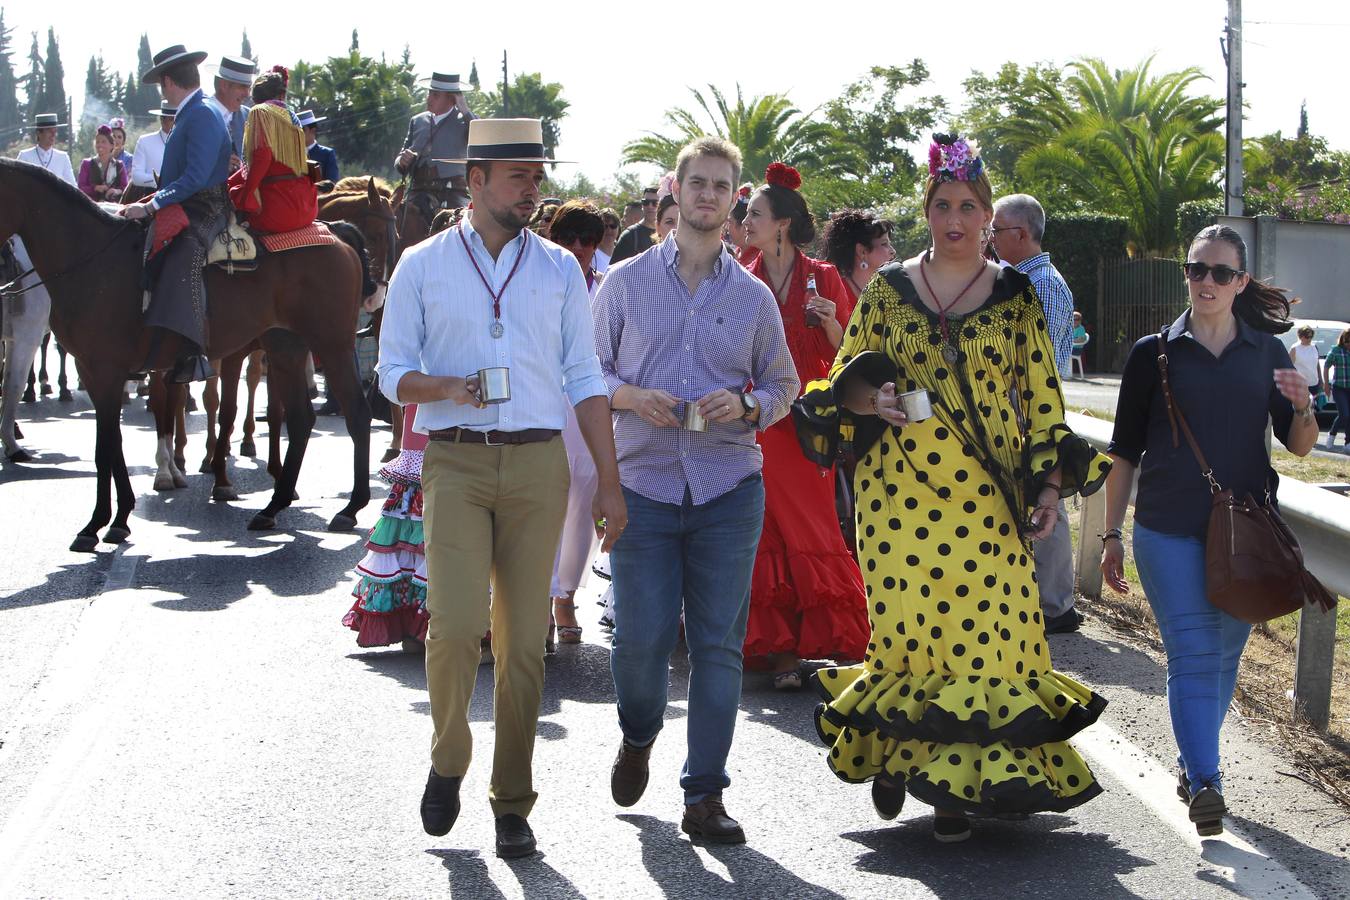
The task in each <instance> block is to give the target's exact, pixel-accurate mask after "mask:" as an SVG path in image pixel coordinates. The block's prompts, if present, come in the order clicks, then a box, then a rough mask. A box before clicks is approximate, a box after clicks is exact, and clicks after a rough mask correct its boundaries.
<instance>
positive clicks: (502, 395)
mask: <svg viewBox="0 0 1350 900" xmlns="http://www.w3.org/2000/svg"><path fill="white" fill-rule="evenodd" d="M510 399H511V370H510V369H508V368H506V367H505V366H493V367H492V368H490V369H479V370H478V402H480V403H483V404H487V405H492V404H495V403H505V402H506V401H507V400H510Z"/></svg>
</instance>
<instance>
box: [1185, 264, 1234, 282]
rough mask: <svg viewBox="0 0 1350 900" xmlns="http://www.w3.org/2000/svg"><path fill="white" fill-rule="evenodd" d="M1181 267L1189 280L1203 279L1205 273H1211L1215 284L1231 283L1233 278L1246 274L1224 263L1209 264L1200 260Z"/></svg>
mask: <svg viewBox="0 0 1350 900" xmlns="http://www.w3.org/2000/svg"><path fill="white" fill-rule="evenodd" d="M1181 268H1182V270H1183V271H1185V273H1186V277H1187V278H1189V279H1190V280H1191V281H1204V280H1205V276H1206V275H1213V276H1214V283H1215V284H1231V283H1232V281H1233V279H1234V278H1236V277H1238V276H1239V275H1246V274H1247V273H1246V272H1244V271H1242V270H1241V269H1231V268H1229V267H1228V266H1224V265H1218V266H1211V265H1209V264H1208V263H1202V262H1188V263H1186V264H1185V265H1183V266H1182V267H1181Z"/></svg>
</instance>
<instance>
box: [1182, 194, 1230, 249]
mask: <svg viewBox="0 0 1350 900" xmlns="http://www.w3.org/2000/svg"><path fill="white" fill-rule="evenodd" d="M1222 214H1223V207H1222V206H1221V205H1220V204H1218V203H1215V202H1214V201H1213V200H1190V201H1187V202H1186V203H1183V204H1181V205H1180V206H1178V207H1177V239H1178V240H1179V241H1180V242H1181V251H1180V252H1181V253H1185V252H1186V251H1187V249H1189V247H1190V243H1191V238H1193V237H1195V234H1196V232H1197V231H1199V230H1200V229H1201V228H1205V227H1207V226H1209V225H1213V224H1214V223H1215V222H1216V221H1217V220H1218V217H1219V216H1220V215H1222ZM1179 258H1181V259H1185V257H1184V256H1182V257H1179Z"/></svg>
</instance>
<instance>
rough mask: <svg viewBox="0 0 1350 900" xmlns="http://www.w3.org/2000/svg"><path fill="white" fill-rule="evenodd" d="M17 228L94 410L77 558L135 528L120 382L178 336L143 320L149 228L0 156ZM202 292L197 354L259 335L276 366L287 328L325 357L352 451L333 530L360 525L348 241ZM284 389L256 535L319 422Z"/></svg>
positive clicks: (161, 413)
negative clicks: (88, 511) (281, 442)
mask: <svg viewBox="0 0 1350 900" xmlns="http://www.w3.org/2000/svg"><path fill="white" fill-rule="evenodd" d="M13 234H18V235H19V236H20V237H22V238H23V240H24V244H25V245H26V246H27V247H28V248H29V255H30V256H31V257H32V260H33V265H34V268H35V269H36V271H37V274H38V275H39V277H41V278H42V280H43V283H44V284H46V286H47V290H48V293H49V294H51V298H52V313H51V326H52V331H53V333H54V334H55V335H56V338H57V340H59V341H60V342H61V344H62V345H64V346H65V347H66V349H67V350H69V351H70V353H71V354H72V355H73V356H74V357H75V360H76V368H77V370H78V371H79V373H80V378H81V380H82V381H83V382H84V385H85V388H86V389H87V390H88V391H89V396H90V399H91V400H92V401H93V403H94V409H95V414H96V420H97V442H96V445H95V447H96V449H95V453H94V459H95V464H96V467H97V471H98V478H97V497H96V500H95V504H94V512H93V515H92V516H91V517H90V520H89V522H88V524H86V525H85V526H84V528H82V529H81V530H80V532H79V534H78V536H77V537H76V538H75V541H74V543H72V544H71V549H72V550H76V551H83V552H92V551H93V550H94V549H95V548H96V547H97V545H98V532H99V530H100V529H102V528H103V526H105V525H108V524H109V523H110V522H111V527H110V528H109V529H108V531H107V533H106V535H105V536H104V537H105V540H107V541H109V542H111V543H117V542H120V541H124V540H126V538H127V536H128V535H129V534H130V533H131V529H130V526H129V523H128V519H129V517H130V515H131V511H132V509H133V508H134V507H135V505H136V498H135V494H134V493H133V492H132V488H131V479H130V478H129V477H128V475H127V467H126V460H125V458H124V457H123V454H122V435H121V430H120V425H121V417H122V403H121V395H122V387H123V385H124V383H125V381H126V378H127V375H128V373H130V372H136V371H141V370H143V369H145V368H149V369H154V370H163V369H166V368H169V367H170V366H171V365H172V363H173V361H174V358H175V356H176V354H177V353H178V352H179V350H180V342H179V341H178V340H177V339H175V338H173V337H172V336H168V337H167V338H166V339H164V340H162V341H159V342H158V343H157V344H156V343H152V340H151V338H152V335H151V334H150V332H149V330H148V329H146V328H144V327H143V326H142V324H141V301H142V275H143V271H142V263H141V257H142V250H143V247H144V243H145V232H144V229H143V228H142V227H140V225H139V224H138V223H135V222H130V221H128V220H126V219H123V218H121V217H118V216H114V215H110V214H108V213H106V212H104V211H102V210H100V209H99V208H98V207H97V206H95V205H94V204H93V203H91V202H90V201H89V199H88V198H87V197H85V196H84V195H83V194H82V193H80V192H79V191H78V190H76V189H75V188H73V187H71V186H70V185H67V184H65V183H64V182H62V181H61V180H60V179H58V178H56V177H55V176H54V175H52V174H51V173H49V172H47V171H46V170H45V169H40V168H38V167H36V166H30V165H26V164H24V163H20V162H15V161H11V160H7V159H0V240H3V239H7V238H9V237H10V236H11V235H13ZM206 284H207V292H208V295H209V297H210V298H211V303H210V313H209V328H208V334H209V340H208V344H207V347H206V348H205V349H206V353H207V355H208V356H209V357H210V358H213V359H223V358H226V357H231V356H234V355H235V354H237V353H238V352H239V351H240V350H242V349H243V348H244V347H246V346H248V345H249V344H250V343H251V342H252V341H254V340H255V339H258V338H262V339H263V342H264V346H266V347H268V349H272V346H275V348H276V352H277V356H276V357H275V359H276V360H279V361H280V365H281V366H282V367H285V366H286V365H288V363H289V357H288V355H287V352H286V350H287V348H286V347H285V346H284V344H285V343H287V342H288V341H289V340H290V338H289V337H288V336H286V335H283V334H280V333H278V331H277V330H278V329H284V330H286V331H290V332H294V334H295V335H297V336H298V337H299V339H300V340H302V341H303V342H304V344H305V345H306V346H308V347H311V348H313V349H314V350H315V351H316V352H318V353H320V354H321V355H322V356H323V357H324V358H325V359H326V360H329V361H330V362H331V365H332V369H331V370H330V375H329V377H330V379H331V381H332V383H333V384H334V386H335V389H336V390H337V391H338V399H339V402H340V403H341V405H342V408H343V410H344V412H345V414H346V419H347V429H348V432H349V433H350V434H351V437H352V443H353V446H354V454H353V484H352V492H351V498H350V501H349V502H348V503H347V505H346V506H345V507H344V508H343V509H342V511H341V512H339V513H338V514H337V515H336V516H334V517H333V519H332V521H330V522H329V526H328V527H329V528H330V529H331V530H347V529H351V528H353V527H355V524H356V513H357V512H358V511H359V510H360V509H361V508H363V507H364V506H365V505H366V504H367V503H369V502H370V480H369V479H370V475H369V466H370V409H369V407H368V406H367V405H366V400H365V397H364V395H363V394H362V392H361V385H360V381H359V379H358V378H357V374H356V367H355V356H354V342H355V338H354V334H355V327H354V325H355V322H356V310H357V307H358V305H359V304H360V302H361V289H362V275H361V260H360V257H359V256H358V255H357V253H356V251H355V250H353V249H352V248H351V247H350V246H347V245H345V244H337V245H329V246H322V247H307V248H304V249H301V250H291V251H288V252H286V253H280V254H276V255H271V256H268V257H267V258H266V259H265V260H264V261H263V263H262V264H261V265H260V266H259V267H258V269H257V270H256V271H254V272H248V273H243V274H236V275H226V274H224V273H223V272H220V271H215V270H212V271H208V272H207V273H206ZM269 344H270V345H271V346H269ZM152 348H153V355H152ZM275 364H276V363H274V365H275ZM222 374H223V375H226V376H227V377H226V378H225V379H223V380H224V384H223V388H224V393H225V398H224V400H223V402H222V408H221V412H222V416H223V417H224V418H225V421H226V422H227V423H228V422H229V421H231V420H232V419H233V416H234V406H235V402H236V397H235V395H236V394H237V392H238V378H239V375H238V370H237V369H236V370H235V372H234V377H233V379H231V378H229V377H228V372H223V373H222ZM286 385H287V390H288V393H289V394H293V395H294V396H287V397H286V398H285V405H286V427H287V430H288V432H289V434H290V438H291V441H290V445H289V447H288V448H287V452H286V461H285V464H284V465H283V467H282V477H281V478H280V479H279V480H278V482H277V484H276V489H275V490H274V492H273V494H272V499H271V502H270V503H269V504H268V505H267V507H266V508H264V509H263V510H262V511H261V512H259V513H258V514H257V515H256V516H255V517H254V520H253V522H252V523H250V527H251V528H252V527H258V528H267V527H272V525H273V524H275V517H276V515H277V513H279V512H280V511H281V510H282V509H284V508H286V507H287V506H289V505H290V503H291V499H292V497H293V495H294V490H295V481H296V478H297V476H298V475H299V471H300V463H301V460H302V458H303V456H304V450H305V445H306V444H307V443H308V440H309V435H310V431H311V429H312V428H313V425H314V411H313V408H312V407H311V406H310V405H309V403H308V399H309V397H308V394H307V392H306V391H305V390H304V387H303V386H304V379H303V377H301V378H300V379H286ZM166 393H167V394H169V396H168V398H167V404H157V414H156V419H157V430H158V432H159V434H160V436H161V447H162V448H164V452H172V451H171V446H170V442H171V435H172V433H173V432H172V416H171V415H169V414H168V413H169V410H170V409H173V408H174V401H175V400H176V399H179V395H181V393H182V386H181V385H168V386H167V387H166ZM180 402H181V401H180ZM161 419H162V420H163V421H160V420H161ZM166 434H167V435H169V436H170V438H169V442H166V441H165V438H164V435H166ZM228 434H229V425H228V424H226V425H225V427H223V428H222V433H221V441H220V442H219V443H218V444H217V446H218V447H219V446H220V444H221V443H223V444H224V445H225V446H226V447H228ZM218 456H219V458H218V459H217V460H216V464H217V466H218V467H219V468H218V469H217V474H218V475H219V474H220V470H221V469H223V468H224V462H225V460H224V454H223V453H221V454H218ZM114 483H115V484H116V487H117V513H116V516H115V517H114V515H113V510H112V487H113V485H114Z"/></svg>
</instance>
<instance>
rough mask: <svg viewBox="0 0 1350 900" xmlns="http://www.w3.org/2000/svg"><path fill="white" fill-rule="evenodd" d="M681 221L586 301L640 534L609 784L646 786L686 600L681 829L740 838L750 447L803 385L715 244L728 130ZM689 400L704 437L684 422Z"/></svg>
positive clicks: (696, 173) (755, 461)
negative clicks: (731, 759) (727, 795)
mask: <svg viewBox="0 0 1350 900" xmlns="http://www.w3.org/2000/svg"><path fill="white" fill-rule="evenodd" d="M675 172H676V181H677V183H676V185H675V191H674V195H675V199H676V201H677V202H678V204H679V208H680V225H679V228H678V229H677V230H676V232H675V233H674V234H673V235H671V237H670V238H669V239H667V240H666V241H664V242H662V243H660V244H658V245H656V246H654V247H652V248H651V249H649V250H647V251H646V252H644V253H642V254H641V255H639V256H636V257H634V258H632V259H631V260H627V261H625V262H623V263H621V264H619V265H617V266H612V267H611V268H610V270H609V274H608V275H607V276H606V278H605V282H604V284H603V286H602V287H601V288H600V293H599V294H598V295H597V296H596V298H595V301H594V303H593V304H592V312H593V314H594V317H595V344H596V352H597V354H598V355H599V357H600V367H601V369H602V371H603V372H604V376H605V381H606V383H607V386H608V389H609V397H610V406H611V407H612V408H613V410H614V440H615V449H616V450H617V453H618V459H619V476H620V481H621V482H622V484H623V494H624V500H625V503H626V504H627V507H628V516H629V518H628V530H627V531H626V532H624V536H623V540H622V541H620V542H619V543H617V544H616V545H615V546H614V549H613V550H612V551H611V553H610V566H611V573H612V576H613V582H612V583H613V586H614V601H615V602H614V646H613V651H612V654H611V668H612V670H613V675H614V688H615V692H616V694H617V695H618V701H619V703H618V707H619V727H620V728H621V730H622V732H623V741H622V743H621V745H620V748H619V754H618V758H617V759H616V760H615V762H614V768H613V771H612V773H611V778H610V790H611V793H612V794H613V796H614V801H615V802H616V803H618V804H619V805H620V806H632V805H633V804H634V803H636V802H637V801H638V799H639V798H640V797H641V796H642V792H643V790H644V789H645V788H646V786H647V774H648V770H647V761H648V757H649V756H650V754H651V748H652V744H653V742H654V741H655V740H656V736H657V733H658V732H660V730H661V725H662V719H663V717H664V714H665V708H666V697H667V689H668V687H669V681H670V655H671V653H672V652H673V651H674V649H675V644H676V641H677V640H678V637H679V629H680V613H681V610H683V612H684V629H685V641H686V643H687V644H688V647H689V717H688V755H687V756H686V759H685V763H684V768H683V771H682V772H681V775H680V786H681V787H682V788H683V789H684V802H685V812H684V820H683V822H682V824H681V827H682V828H683V830H684V831H685V832H686V833H688V834H689V835H691V836H692V837H694V838H702V839H704V840H708V841H713V842H717V843H742V842H744V841H745V833H744V831H743V830H742V829H741V826H740V825H739V823H737V822H736V820H735V819H732V818H731V817H730V816H728V815H727V812H726V809H725V807H724V806H723V805H722V790H723V788H725V787H727V785H729V784H730V783H731V780H730V778H729V777H728V776H727V771H726V759H727V754H728V753H729V752H730V750H731V739H732V734H733V732H734V731H735V727H736V712H737V707H738V705H739V702H740V694H741V662H742V661H741V646H742V644H743V643H744V641H745V624H746V617H747V615H748V612H749V604H750V576H751V572H752V570H753V569H754V563H755V550H756V548H757V546H758V544H759V536H760V530H761V528H762V526H763V522H764V485H763V481H762V479H761V477H760V468H761V465H762V462H763V457H762V456H761V455H760V450H759V447H758V446H757V445H756V443H755V432H756V430H757V429H765V428H768V427H769V426H770V425H772V424H773V423H774V422H777V421H778V420H779V419H781V418H783V417H784V416H786V415H787V414H788V411H789V409H790V407H791V404H792V401H793V400H795V399H796V397H797V392H798V390H799V388H800V385H799V383H798V381H797V375H796V370H795V369H794V367H793V365H792V357H791V355H790V354H789V352H788V348H787V343H786V341H785V339H784V337H783V322H782V318H781V316H780V313H779V311H778V307H777V304H776V302H775V301H774V298H773V294H772V293H771V292H770V291H769V289H768V288H767V287H765V286H764V283H763V282H762V281H760V280H759V279H758V278H755V277H754V276H753V275H751V274H750V273H749V272H747V271H746V270H745V269H743V268H742V267H741V266H740V265H739V264H738V263H737V262H736V260H735V259H734V258H733V257H732V256H731V255H730V254H729V253H727V251H726V249H725V247H724V246H723V244H722V241H721V234H722V226H723V224H724V223H725V222H726V219H727V215H728V214H729V213H730V211H731V204H732V201H733V200H734V198H735V194H736V185H737V184H739V183H740V175H741V157H740V153H739V151H737V149H736V148H735V147H734V146H732V145H731V144H729V143H727V142H726V141H723V140H721V139H719V138H711V137H707V138H700V139H698V140H696V141H694V142H693V143H691V144H689V145H688V146H687V147H685V148H684V150H682V151H681V152H680V156H679V161H678V163H677V165H676V170H675ZM690 405H695V406H697V408H698V412H699V413H700V414H701V415H702V416H703V418H704V419H706V420H707V422H708V428H707V430H706V431H692V430H686V429H684V428H682V427H681V421H682V418H683V416H684V415H685V409H686V408H687V407H688V406H690Z"/></svg>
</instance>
